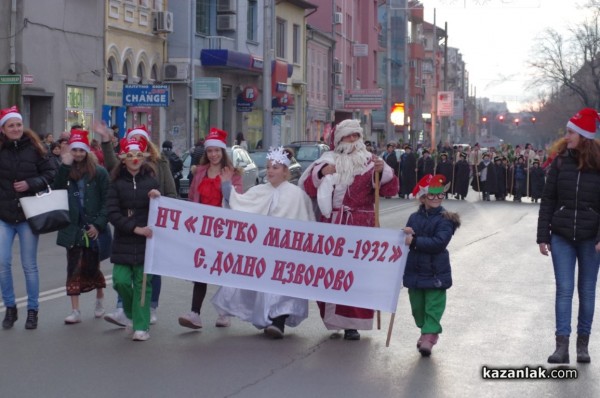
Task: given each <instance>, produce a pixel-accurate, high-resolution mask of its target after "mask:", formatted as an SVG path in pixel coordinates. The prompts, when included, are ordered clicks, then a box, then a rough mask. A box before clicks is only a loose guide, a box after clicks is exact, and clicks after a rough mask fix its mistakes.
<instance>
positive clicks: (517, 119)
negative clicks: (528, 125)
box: [515, 118, 520, 127]
mask: <svg viewBox="0 0 600 398" xmlns="http://www.w3.org/2000/svg"><path fill="white" fill-rule="evenodd" d="M519 121H520V120H519V118H516V119H515V126H517V127H519Z"/></svg>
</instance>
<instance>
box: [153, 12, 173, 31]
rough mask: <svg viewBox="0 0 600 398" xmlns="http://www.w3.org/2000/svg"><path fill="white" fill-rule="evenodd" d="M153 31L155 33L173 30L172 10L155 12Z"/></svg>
mask: <svg viewBox="0 0 600 398" xmlns="http://www.w3.org/2000/svg"><path fill="white" fill-rule="evenodd" d="M152 31H153V32H154V33H171V32H173V13H172V12H170V11H159V12H155V13H154V14H153V20H152Z"/></svg>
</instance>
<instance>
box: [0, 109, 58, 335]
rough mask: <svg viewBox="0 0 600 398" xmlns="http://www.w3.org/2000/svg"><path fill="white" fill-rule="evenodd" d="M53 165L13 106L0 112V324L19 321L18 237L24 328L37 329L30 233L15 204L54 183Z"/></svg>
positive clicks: (34, 245)
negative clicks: (15, 252) (16, 242)
mask: <svg viewBox="0 0 600 398" xmlns="http://www.w3.org/2000/svg"><path fill="white" fill-rule="evenodd" d="M55 173H56V169H55V167H54V164H53V162H52V161H51V160H50V158H49V157H48V154H47V153H46V147H45V146H44V144H43V143H42V142H41V141H40V139H39V138H38V136H37V134H36V133H34V132H33V131H31V130H29V129H24V128H23V117H22V116H21V114H20V113H19V110H18V109H17V107H16V106H13V107H11V108H7V109H2V110H1V111H0V192H1V193H2V194H1V195H0V245H1V246H0V247H1V248H2V250H1V251H0V288H1V289H2V301H3V304H4V306H5V307H6V313H5V315H4V321H3V322H2V327H3V328H4V329H10V328H12V327H13V325H14V323H15V322H16V321H17V319H18V314H17V304H16V299H15V291H14V287H13V277H12V246H13V243H14V240H15V235H18V236H19V247H20V251H21V265H22V267H23V273H24V275H25V287H26V289H27V320H26V321H25V329H37V325H38V309H39V290H40V288H39V286H40V280H39V274H38V266H37V249H38V241H39V235H35V234H34V233H33V232H32V231H31V228H30V227H29V224H28V223H27V220H26V219H25V214H23V209H22V208H21V206H20V204H19V198H20V197H23V196H33V195H35V194H36V193H37V192H40V191H44V190H45V189H46V188H47V186H48V184H52V182H53V181H54V175H55Z"/></svg>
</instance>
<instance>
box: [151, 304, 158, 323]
mask: <svg viewBox="0 0 600 398" xmlns="http://www.w3.org/2000/svg"><path fill="white" fill-rule="evenodd" d="M157 320H158V318H157V317H156V308H150V325H154V324H155V323H156V321H157Z"/></svg>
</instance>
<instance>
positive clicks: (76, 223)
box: [54, 130, 108, 325]
mask: <svg viewBox="0 0 600 398" xmlns="http://www.w3.org/2000/svg"><path fill="white" fill-rule="evenodd" d="M90 150H91V147H90V144H89V138H88V132H87V131H85V130H71V137H70V138H69V146H68V147H67V146H65V148H64V149H63V150H62V156H61V158H62V163H61V165H60V167H59V169H58V174H57V176H56V180H55V181H54V188H55V189H66V190H68V193H69V216H70V219H71V224H70V225H69V226H67V227H66V228H63V229H61V230H60V231H59V232H58V236H57V238H56V244H57V245H59V246H63V247H65V248H66V249H67V286H66V290H67V296H69V297H70V298H71V307H72V311H71V314H70V315H68V316H67V317H66V318H65V323H66V324H67V325H71V324H75V323H79V322H81V312H80V310H79V295H80V294H81V293H86V292H91V291H92V290H96V308H95V310H94V316H95V317H96V318H100V317H101V316H102V315H104V305H103V302H102V301H103V298H104V288H105V287H106V282H105V280H104V275H103V274H102V271H100V258H99V250H98V246H97V245H98V238H99V236H100V232H101V231H104V230H105V229H106V228H107V223H108V219H107V215H106V195H107V192H108V172H107V171H106V169H105V168H104V167H101V166H99V165H98V164H97V163H96V160H95V157H94V156H93V155H89V152H90ZM94 245H96V249H94V248H93V247H94Z"/></svg>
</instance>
